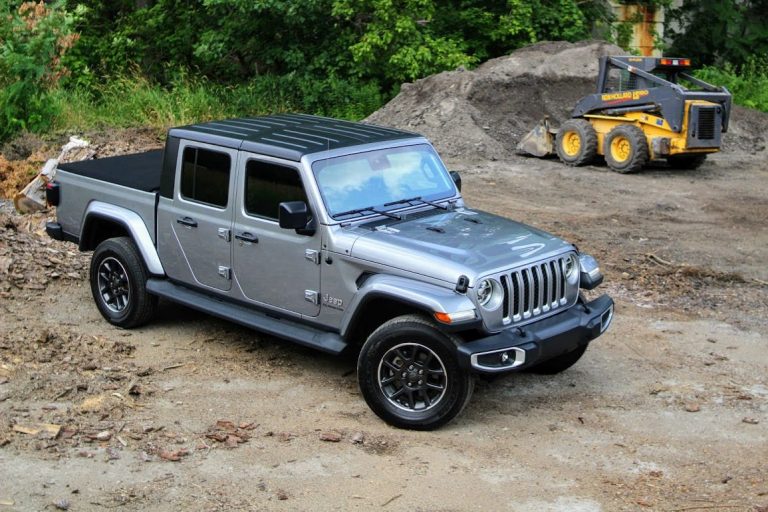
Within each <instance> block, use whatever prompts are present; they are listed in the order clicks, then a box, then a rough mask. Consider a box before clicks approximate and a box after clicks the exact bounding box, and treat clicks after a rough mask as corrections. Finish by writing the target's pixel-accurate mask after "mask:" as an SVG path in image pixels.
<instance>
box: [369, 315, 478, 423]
mask: <svg viewBox="0 0 768 512" xmlns="http://www.w3.org/2000/svg"><path fill="white" fill-rule="evenodd" d="M458 343H459V340H458V338H456V337H455V336H451V335H450V334H447V333H444V332H442V331H441V330H440V329H439V328H438V327H437V325H435V324H434V323H433V322H430V321H429V320H427V319H426V318H424V317H421V316H417V315H406V316H400V317H397V318H394V319H392V320H389V321H387V322H385V323H384V324H382V325H381V326H380V327H379V328H378V329H376V330H375V331H374V332H373V334H371V335H370V336H369V337H368V340H367V341H366V342H365V344H364V345H363V348H362V350H361V351H360V356H359V358H358V361H357V378H358V382H359V384H360V390H361V391H362V393H363V397H364V398H365V401H366V402H367V403H368V406H369V407H370V408H371V410H373V412H374V413H376V415H377V416H379V417H380V418H381V419H383V420H384V421H386V422H387V423H389V424H390V425H393V426H395V427H399V428H408V429H413V430H432V429H435V428H438V427H440V426H442V425H444V424H446V423H448V422H449V421H451V420H452V419H453V418H455V417H456V416H457V415H459V413H461V411H462V410H463V409H464V407H466V405H467V403H468V402H469V399H470V397H471V396H472V391H473V389H474V378H473V377H472V375H471V374H470V373H469V372H468V371H466V370H464V369H462V368H461V367H460V366H459V361H458V357H457V352H456V346H457V344H458Z"/></svg>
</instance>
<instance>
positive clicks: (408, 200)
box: [384, 196, 449, 210]
mask: <svg viewBox="0 0 768 512" xmlns="http://www.w3.org/2000/svg"><path fill="white" fill-rule="evenodd" d="M414 201H419V202H421V203H424V204H428V205H429V206H434V207H435V208H440V209H441V210H448V209H449V208H448V207H447V206H445V205H444V204H439V203H433V202H432V201H427V200H426V199H422V198H421V196H416V197H411V198H410V199H400V200H399V201H392V202H391V203H384V206H392V205H395V204H401V203H412V202H414Z"/></svg>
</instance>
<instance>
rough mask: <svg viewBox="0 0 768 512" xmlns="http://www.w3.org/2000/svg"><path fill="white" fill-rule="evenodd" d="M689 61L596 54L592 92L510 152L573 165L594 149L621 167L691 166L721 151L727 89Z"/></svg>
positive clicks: (728, 97)
mask: <svg viewBox="0 0 768 512" xmlns="http://www.w3.org/2000/svg"><path fill="white" fill-rule="evenodd" d="M690 66H691V62H690V60H689V59H676V58H667V57H659V58H657V57H602V58H601V59H600V73H599V76H598V80H597V92H596V93H594V94H590V95H588V96H585V97H584V98H582V99H581V100H580V101H579V102H578V103H577V104H576V107H575V108H574V110H573V113H572V114H571V119H569V120H567V121H565V122H564V123H563V124H562V125H561V126H560V128H559V129H557V130H556V129H553V128H552V127H551V126H550V123H549V119H547V118H544V119H543V120H542V121H541V122H540V123H539V124H538V125H537V126H536V127H535V128H534V129H533V130H531V131H530V132H529V133H528V134H527V135H526V136H525V137H524V138H523V139H522V140H521V141H520V144H518V146H517V150H518V152H519V153H522V154H529V155H533V156H538V157H543V156H547V155H553V154H557V156H558V157H559V158H560V160H562V162H563V163H565V164H566V165H574V166H575V165H586V164H589V163H590V162H592V161H593V160H594V158H595V156H597V155H601V156H604V157H605V161H606V163H607V164H608V167H610V168H611V169H613V170H614V171H616V172H620V173H630V172H636V171H638V170H640V169H641V168H642V167H643V166H644V165H645V164H646V162H648V161H649V160H658V159H666V160H667V161H668V162H669V164H670V165H671V166H672V167H675V168H679V169H695V168H697V167H699V166H700V165H701V164H702V163H703V162H704V160H705V159H706V158H707V154H709V153H714V152H717V151H719V150H720V142H721V136H722V134H723V133H725V132H726V131H727V130H728V118H729V115H730V111H731V94H730V92H728V90H727V89H726V88H725V87H716V86H714V85H711V84H708V83H706V82H704V81H702V80H699V79H697V78H695V77H694V76H692V75H690V74H689V73H688V70H689V69H690ZM681 81H685V82H688V83H689V84H691V85H692V86H694V87H696V88H697V90H691V89H687V88H686V87H683V85H681V83H680V82H681Z"/></svg>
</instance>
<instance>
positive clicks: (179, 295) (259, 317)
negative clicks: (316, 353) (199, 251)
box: [147, 279, 347, 354]
mask: <svg viewBox="0 0 768 512" xmlns="http://www.w3.org/2000/svg"><path fill="white" fill-rule="evenodd" d="M147 291H148V292H149V293H151V294H153V295H158V296H160V297H163V298H165V299H168V300H170V301H172V302H177V303H179V304H182V305H184V306H187V307H190V308H192V309H197V310H199V311H202V312H204V313H208V314H210V315H213V316H217V317H219V318H223V319H225V320H229V321H231V322H234V323H236V324H240V325H244V326H245V327H250V328H252V329H255V330H257V331H261V332H264V333H266V334H271V335H272V336H276V337H278V338H284V339H287V340H290V341H293V342H295V343H298V344H299V345H304V346H306V347H310V348H315V349H318V350H322V351H323V352H328V353H329V354H339V353H341V351H343V350H344V349H345V348H346V347H347V343H346V342H345V341H344V340H343V339H342V338H341V336H339V335H338V334H336V333H332V332H326V331H321V330H319V329H315V328H313V327H309V326H305V325H298V324H296V323H294V322H290V321H286V320H279V319H277V318H273V317H271V316H268V315H265V314H264V313H261V312H259V311H256V310H254V309H251V308H248V307H245V306H241V305H239V304H235V303H232V302H227V301H224V300H221V299H217V298H215V297H211V296H209V295H206V294H204V293H200V292H197V291H195V290H192V289H189V288H187V287H185V286H180V285H177V284H174V283H172V282H170V281H168V280H165V279H148V280H147Z"/></svg>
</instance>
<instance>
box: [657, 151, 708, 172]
mask: <svg viewBox="0 0 768 512" xmlns="http://www.w3.org/2000/svg"><path fill="white" fill-rule="evenodd" d="M706 159H707V155H701V154H699V155H674V156H668V157H667V163H668V164H669V166H670V167H672V168H673V169H684V170H693V169H698V168H699V167H701V164H703V163H704V161H705V160H706Z"/></svg>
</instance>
